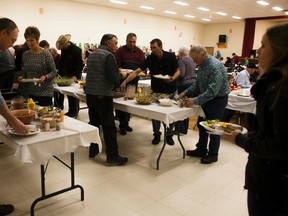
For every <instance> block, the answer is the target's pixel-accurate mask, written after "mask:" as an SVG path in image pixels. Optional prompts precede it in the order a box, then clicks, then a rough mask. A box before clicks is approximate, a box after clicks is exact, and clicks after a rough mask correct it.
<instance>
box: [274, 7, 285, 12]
mask: <svg viewBox="0 0 288 216" xmlns="http://www.w3.org/2000/svg"><path fill="white" fill-rule="evenodd" d="M272 9H273V10H276V11H283V8H281V7H273V8H272Z"/></svg>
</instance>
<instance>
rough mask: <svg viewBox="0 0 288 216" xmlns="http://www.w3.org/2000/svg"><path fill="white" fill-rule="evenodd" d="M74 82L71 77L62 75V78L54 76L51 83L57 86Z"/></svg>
mask: <svg viewBox="0 0 288 216" xmlns="http://www.w3.org/2000/svg"><path fill="white" fill-rule="evenodd" d="M73 82H74V79H73V78H69V77H62V78H54V79H53V83H54V84H57V85H58V86H70V85H71V84H72V83H73Z"/></svg>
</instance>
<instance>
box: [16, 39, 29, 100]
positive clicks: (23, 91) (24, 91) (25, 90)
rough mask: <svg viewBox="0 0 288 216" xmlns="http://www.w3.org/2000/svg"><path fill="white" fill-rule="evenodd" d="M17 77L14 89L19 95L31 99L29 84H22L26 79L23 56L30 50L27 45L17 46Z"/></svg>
mask: <svg viewBox="0 0 288 216" xmlns="http://www.w3.org/2000/svg"><path fill="white" fill-rule="evenodd" d="M14 50H15V71H16V73H15V76H14V81H13V87H12V88H13V89H16V92H17V94H18V95H22V96H23V97H24V98H28V97H29V83H23V82H20V81H21V79H23V78H24V76H25V72H24V71H23V70H22V56H23V53H24V52H25V51H27V50H29V47H28V46H27V43H26V42H24V44H20V45H15V46H14Z"/></svg>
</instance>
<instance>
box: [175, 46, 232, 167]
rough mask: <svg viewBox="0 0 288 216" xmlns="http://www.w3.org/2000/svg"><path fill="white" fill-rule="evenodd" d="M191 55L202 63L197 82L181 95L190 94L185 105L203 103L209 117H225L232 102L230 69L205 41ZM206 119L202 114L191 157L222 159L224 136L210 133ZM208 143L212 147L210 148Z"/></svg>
mask: <svg viewBox="0 0 288 216" xmlns="http://www.w3.org/2000/svg"><path fill="white" fill-rule="evenodd" d="M189 55H190V56H191V58H192V59H193V61H194V62H196V63H197V64H198V66H199V68H198V72H197V78H196V84H195V85H193V86H191V87H190V88H188V89H187V90H185V91H184V92H183V93H181V94H180V95H179V98H181V97H184V96H187V98H186V99H185V100H184V106H187V107H191V106H193V105H195V104H197V105H201V107H202V109H203V112H204V114H205V117H206V120H214V119H221V118H222V115H223V113H224V109H225V107H226V105H227V102H228V94H229V85H228V79H227V72H226V70H225V67H224V65H223V64H222V63H221V62H220V61H219V60H218V59H216V58H215V57H213V56H211V55H209V54H208V53H207V50H206V49H205V47H203V46H202V45H195V46H192V48H191V49H190V51H189ZM203 120H205V119H204V118H203V117H201V116H199V117H198V121H197V126H198V128H199V140H198V143H197V144H196V147H197V148H196V149H195V150H187V151H186V153H187V155H188V156H191V157H200V158H201V161H200V162H201V163H203V164H210V163H213V162H216V161H217V160H218V150H219V147H220V136H219V135H213V134H210V141H209V146H208V138H209V134H208V133H206V130H205V128H203V127H202V126H201V125H200V124H199V122H201V121H203ZM207 146H208V149H207Z"/></svg>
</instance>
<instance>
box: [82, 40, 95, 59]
mask: <svg viewBox="0 0 288 216" xmlns="http://www.w3.org/2000/svg"><path fill="white" fill-rule="evenodd" d="M84 49H85V59H87V58H88V56H89V55H90V53H92V52H93V50H92V49H91V48H90V44H89V43H85V45H84Z"/></svg>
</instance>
